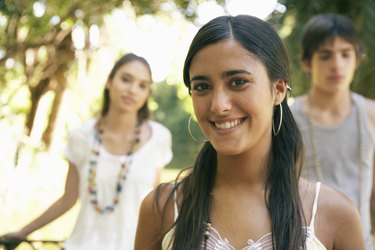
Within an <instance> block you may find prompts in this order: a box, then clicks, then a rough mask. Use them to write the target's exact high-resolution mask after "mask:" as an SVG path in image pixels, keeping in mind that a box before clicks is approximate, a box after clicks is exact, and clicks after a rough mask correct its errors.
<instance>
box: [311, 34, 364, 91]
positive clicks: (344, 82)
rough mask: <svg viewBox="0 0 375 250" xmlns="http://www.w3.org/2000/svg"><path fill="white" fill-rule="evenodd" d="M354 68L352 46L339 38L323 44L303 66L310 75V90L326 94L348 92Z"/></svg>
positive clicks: (354, 53) (354, 59)
mask: <svg viewBox="0 0 375 250" xmlns="http://www.w3.org/2000/svg"><path fill="white" fill-rule="evenodd" d="M356 67H357V57H356V52H355V47H354V45H353V44H352V43H350V42H349V41H347V40H345V39H344V38H342V37H340V36H337V37H335V38H332V39H329V40H327V41H326V42H325V43H323V44H322V45H321V46H320V47H319V48H318V49H317V50H316V51H315V52H314V54H313V56H312V58H311V62H310V63H309V64H306V65H305V66H304V68H305V71H307V72H308V73H310V74H311V81H312V88H315V89H319V90H320V91H324V92H328V93H335V92H337V91H340V90H344V91H347V90H349V87H350V83H351V82H352V80H353V76H354V72H355V70H356Z"/></svg>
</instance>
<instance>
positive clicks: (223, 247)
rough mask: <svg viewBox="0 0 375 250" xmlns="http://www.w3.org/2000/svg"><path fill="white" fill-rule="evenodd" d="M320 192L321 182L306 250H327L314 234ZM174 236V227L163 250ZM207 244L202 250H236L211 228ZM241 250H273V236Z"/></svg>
mask: <svg viewBox="0 0 375 250" xmlns="http://www.w3.org/2000/svg"><path fill="white" fill-rule="evenodd" d="M319 191H320V182H317V183H316V188H315V198H314V204H313V208H312V218H311V221H310V225H309V226H308V227H304V229H305V230H306V250H326V248H325V246H324V245H323V244H322V243H321V242H320V241H319V239H318V238H317V237H316V236H315V232H314V221H315V214H316V211H317V209H318V197H319ZM174 206H175V209H174V211H175V219H176V218H177V216H178V209H177V203H176V198H175V203H174ZM173 236H174V227H173V228H172V229H171V230H170V231H169V232H168V233H167V234H166V235H165V236H164V239H163V242H162V250H170V249H171V247H172V242H173ZM204 245H205V242H204V240H203V242H202V243H201V249H205V250H235V248H234V247H233V246H232V245H231V244H230V242H229V241H228V239H226V238H224V239H223V238H222V237H221V236H220V233H219V232H218V231H217V230H216V229H215V228H214V227H212V226H211V230H210V231H209V237H208V239H207V241H206V248H204ZM241 250H272V234H271V233H268V234H266V235H264V236H262V237H261V238H260V239H258V240H256V241H254V240H252V239H249V240H248V241H247V246H245V247H243V248H242V249H241Z"/></svg>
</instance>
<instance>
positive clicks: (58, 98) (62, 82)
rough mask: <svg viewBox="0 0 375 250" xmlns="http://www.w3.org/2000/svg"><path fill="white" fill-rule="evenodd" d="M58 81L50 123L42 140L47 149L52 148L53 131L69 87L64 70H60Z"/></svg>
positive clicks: (49, 118)
mask: <svg viewBox="0 0 375 250" xmlns="http://www.w3.org/2000/svg"><path fill="white" fill-rule="evenodd" d="M55 81H57V87H56V89H55V98H54V100H53V103H52V108H51V112H50V114H49V117H48V123H47V124H48V125H47V128H46V130H45V131H44V132H43V136H42V140H43V142H44V143H45V146H46V148H47V149H49V148H50V146H51V144H52V139H53V133H54V131H55V127H56V120H57V117H58V113H59V110H60V107H61V103H62V100H63V96H64V93H65V90H66V87H67V82H66V79H65V76H64V72H58V73H57V75H56V78H55Z"/></svg>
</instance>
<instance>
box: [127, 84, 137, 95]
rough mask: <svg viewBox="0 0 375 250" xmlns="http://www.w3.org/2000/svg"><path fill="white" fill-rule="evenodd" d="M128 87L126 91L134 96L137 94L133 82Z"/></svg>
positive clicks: (135, 85)
mask: <svg viewBox="0 0 375 250" xmlns="http://www.w3.org/2000/svg"><path fill="white" fill-rule="evenodd" d="M128 86H129V87H128V90H129V92H130V93H132V94H134V93H136V92H137V89H138V86H137V84H136V83H135V82H131V83H130V84H129V85H128Z"/></svg>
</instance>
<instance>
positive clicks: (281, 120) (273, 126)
mask: <svg viewBox="0 0 375 250" xmlns="http://www.w3.org/2000/svg"><path fill="white" fill-rule="evenodd" d="M277 106H280V120H279V126H278V127H277V131H276V130H275V123H274V121H272V131H273V135H274V136H277V135H278V134H279V132H280V129H281V123H282V122H283V106H282V105H281V102H280V104H279V105H277ZM274 117H275V115H274Z"/></svg>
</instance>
